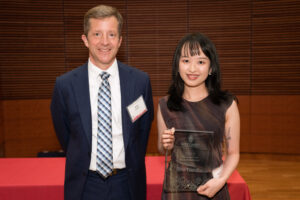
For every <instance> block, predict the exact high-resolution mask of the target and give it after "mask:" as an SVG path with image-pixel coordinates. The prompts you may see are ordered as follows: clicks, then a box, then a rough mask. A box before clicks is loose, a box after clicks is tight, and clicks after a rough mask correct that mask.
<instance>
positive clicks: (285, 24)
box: [252, 0, 300, 95]
mask: <svg viewBox="0 0 300 200" xmlns="http://www.w3.org/2000/svg"><path fill="white" fill-rule="evenodd" d="M299 13H300V3H299V1H296V0H279V1H253V19H252V32H253V33H252V36H253V39H252V40H253V41H252V49H253V55H252V94H262V95H265V94H276V95H278V94H291V95H292V94H300V65H299V63H300V56H299V52H300V34H299V33H300V14H299Z"/></svg>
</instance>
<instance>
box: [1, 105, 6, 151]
mask: <svg viewBox="0 0 300 200" xmlns="http://www.w3.org/2000/svg"><path fill="white" fill-rule="evenodd" d="M4 149H5V148H4V124H3V105H2V101H1V100H0V157H3V156H4Z"/></svg>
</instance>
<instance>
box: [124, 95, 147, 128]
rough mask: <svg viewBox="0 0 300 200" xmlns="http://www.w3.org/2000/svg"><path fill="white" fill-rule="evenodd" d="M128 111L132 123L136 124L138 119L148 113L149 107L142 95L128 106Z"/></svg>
mask: <svg viewBox="0 0 300 200" xmlns="http://www.w3.org/2000/svg"><path fill="white" fill-rule="evenodd" d="M127 111H128V113H129V115H130V118H131V121H132V123H133V122H135V121H136V120H137V119H138V118H140V117H141V116H142V115H143V114H144V113H145V112H147V107H146V104H145V101H144V98H143V96H142V95H141V96H140V97H139V98H138V99H137V100H135V101H134V102H133V103H132V104H130V105H129V106H127Z"/></svg>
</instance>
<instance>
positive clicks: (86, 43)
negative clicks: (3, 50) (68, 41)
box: [81, 34, 89, 48]
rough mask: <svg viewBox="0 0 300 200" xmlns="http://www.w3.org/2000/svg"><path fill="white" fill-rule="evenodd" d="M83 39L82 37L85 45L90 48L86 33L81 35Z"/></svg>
mask: <svg viewBox="0 0 300 200" xmlns="http://www.w3.org/2000/svg"><path fill="white" fill-rule="evenodd" d="M81 39H82V41H83V43H84V45H85V46H86V47H87V48H89V41H88V39H87V37H86V35H85V34H82V35H81Z"/></svg>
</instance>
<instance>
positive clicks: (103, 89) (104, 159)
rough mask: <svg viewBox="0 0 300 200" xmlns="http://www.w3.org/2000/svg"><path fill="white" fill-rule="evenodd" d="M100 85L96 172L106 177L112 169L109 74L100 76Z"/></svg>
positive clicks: (104, 73)
mask: <svg viewBox="0 0 300 200" xmlns="http://www.w3.org/2000/svg"><path fill="white" fill-rule="evenodd" d="M100 76H101V79H102V83H101V86H100V87H99V92H98V109H97V115H98V130H97V172H98V173H99V174H101V175H102V176H103V177H105V178H106V177H108V176H109V175H110V174H111V173H112V169H113V154H112V127H111V95H110V85H109V82H108V78H109V76H110V75H109V74H108V73H106V72H103V73H102V74H100Z"/></svg>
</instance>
